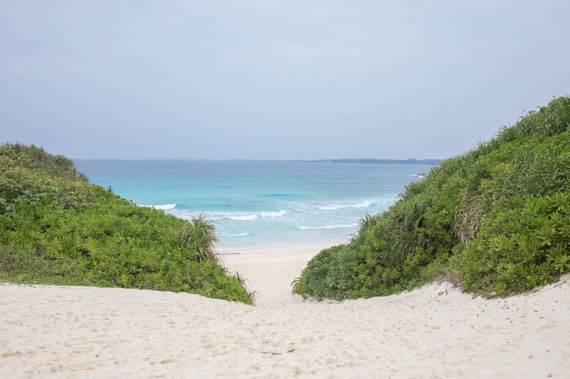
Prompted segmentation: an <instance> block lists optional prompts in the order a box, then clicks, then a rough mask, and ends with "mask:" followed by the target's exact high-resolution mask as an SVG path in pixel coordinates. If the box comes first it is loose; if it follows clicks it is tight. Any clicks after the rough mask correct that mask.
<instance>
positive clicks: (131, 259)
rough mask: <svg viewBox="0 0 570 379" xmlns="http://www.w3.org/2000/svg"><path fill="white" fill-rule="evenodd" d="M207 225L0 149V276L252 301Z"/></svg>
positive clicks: (20, 151) (32, 156)
mask: <svg viewBox="0 0 570 379" xmlns="http://www.w3.org/2000/svg"><path fill="white" fill-rule="evenodd" d="M215 242H216V235H215V230H214V228H213V226H212V224H211V223H210V222H209V221H208V220H205V219H204V218H202V217H199V218H196V219H194V220H192V222H188V221H186V220H181V219H178V218H176V217H174V216H170V215H165V214H164V212H163V211H160V210H155V209H151V208H146V207H139V206H136V205H135V204H133V203H132V202H129V201H127V200H125V199H122V198H120V197H119V196H117V195H115V194H114V193H112V192H111V191H110V190H105V189H104V188H102V187H100V186H97V185H94V184H90V183H89V182H88V180H87V178H86V177H85V176H84V175H83V174H81V173H79V172H77V170H76V168H75V165H74V164H73V162H72V161H71V160H69V159H67V158H65V157H63V156H53V155H50V154H48V153H46V152H45V151H44V150H43V149H41V148H37V147H34V146H25V145H21V144H4V145H1V146H0V280H2V281H9V282H14V283H45V284H58V285H85V286H101V287H115V286H118V287H125V288H144V289H153V290H164V291H175V292H180V291H184V292H190V293H197V294H200V295H204V296H209V297H213V298H219V299H227V300H235V301H242V302H245V303H251V302H252V297H251V295H250V294H249V293H248V292H247V290H246V289H245V288H244V286H243V285H242V283H241V281H240V280H239V277H233V276H231V275H228V273H227V272H226V270H225V269H224V268H223V267H222V266H221V265H220V264H219V262H218V261H217V258H216V255H215V254H214V251H213V246H214V243H215Z"/></svg>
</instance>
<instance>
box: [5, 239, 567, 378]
mask: <svg viewBox="0 0 570 379" xmlns="http://www.w3.org/2000/svg"><path fill="white" fill-rule="evenodd" d="M319 248H320V247H303V248H294V249H265V250H259V251H248V252H243V253H242V254H231V255H224V259H225V261H226V263H227V265H228V266H229V267H230V268H231V269H232V270H237V271H239V272H240V274H241V275H242V276H244V277H246V278H247V279H248V281H249V286H250V288H252V289H254V290H255V291H256V292H257V305H256V306H246V305H243V304H238V303H228V302H224V301H219V300H212V299H207V298H203V297H200V296H195V295H189V294H175V293H164V292H155V291H138V290H124V289H97V288H84V287H53V286H14V285H0V378H39V377H42V378H43V377H50V378H51V377H55V378H78V377H81V378H115V377H117V378H132V377H136V378H145V377H148V378H162V377H164V378H177V377H180V378H194V377H195V378H209V377H230V378H232V377H236V378H241V377H244V378H250V377H261V378H265V377H267V378H291V377H314V378H329V377H331V378H363V377H366V378H411V377H415V378H451V377H462V378H482V377H485V378H491V377H497V378H504V377H512V378H515V377H517V378H568V377H570V338H568V337H569V336H570V292H569V287H570V276H565V277H563V279H562V281H561V282H559V283H557V284H555V285H551V286H548V287H545V288H544V289H541V290H540V291H536V292H533V293H530V294H527V295H524V296H516V297H512V298H509V299H506V300H490V301H485V300H483V299H480V298H475V299H473V298H472V297H471V296H469V295H464V294H461V293H459V292H458V291H457V290H456V289H453V288H451V287H450V286H448V285H446V284H437V285H430V286H426V287H424V288H422V289H420V290H417V291H413V292H411V293H405V294H402V295H398V296H390V297H386V298H375V299H368V300H356V301H345V302H343V303H334V302H323V303H312V302H304V301H302V300H301V299H300V298H298V297H294V296H292V295H291V294H290V285H289V284H290V282H291V281H292V280H293V279H294V278H295V277H296V276H298V275H299V273H300V271H301V269H302V267H304V265H305V263H306V261H307V260H308V259H309V258H310V257H311V256H312V255H314V254H315V253H316V252H318V250H319Z"/></svg>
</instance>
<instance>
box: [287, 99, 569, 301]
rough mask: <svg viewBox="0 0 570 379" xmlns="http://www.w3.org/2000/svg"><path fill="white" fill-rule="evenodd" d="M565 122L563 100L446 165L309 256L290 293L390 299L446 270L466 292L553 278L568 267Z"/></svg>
mask: <svg viewBox="0 0 570 379" xmlns="http://www.w3.org/2000/svg"><path fill="white" fill-rule="evenodd" d="M569 126H570V98H569V97H561V98H558V99H554V100H553V101H551V102H550V103H549V104H548V106H546V107H542V108H540V109H539V110H538V111H532V112H529V113H528V114H527V115H526V116H525V117H523V118H521V119H519V121H518V122H517V123H516V124H515V125H514V126H510V127H505V128H503V129H501V130H500V131H499V133H498V134H497V135H496V137H495V138H493V139H492V140H491V141H489V142H488V143H482V144H480V145H479V146H478V147H477V148H476V149H474V150H472V151H469V152H467V153H465V154H463V155H461V156H458V157H454V158H451V159H448V160H445V161H443V162H442V163H441V165H440V166H439V167H435V168H433V169H432V170H431V171H430V173H429V174H428V175H427V176H426V177H425V178H424V179H423V180H421V181H419V182H415V183H412V184H410V185H409V186H408V187H407V188H406V190H405V192H404V193H403V194H402V195H401V198H400V200H399V201H398V202H397V203H396V204H394V205H393V206H392V207H391V208H390V209H389V210H388V211H387V212H385V213H383V214H381V215H378V216H369V217H368V218H367V219H365V221H364V222H363V226H362V227H361V228H360V230H359V232H358V234H357V235H356V236H355V237H354V238H353V239H352V240H351V241H350V242H349V243H348V244H346V245H340V246H336V247H334V248H332V249H327V250H324V251H322V252H321V253H320V254H319V255H317V256H316V257H315V258H314V259H313V260H311V261H310V262H309V264H308V265H307V267H306V268H305V270H304V271H303V273H302V274H301V276H300V277H299V278H298V279H297V281H296V282H295V285H294V288H293V291H294V292H295V293H299V294H302V295H303V296H305V297H315V298H317V299H322V298H325V297H327V298H333V299H344V298H355V297H370V296H377V295H387V294H391V293H395V292H398V291H401V290H406V289H412V288H416V287H418V286H420V285H422V284H424V283H426V282H429V281H433V280H434V279H435V278H436V277H438V276H439V275H441V274H442V273H445V275H447V276H452V277H454V278H457V279H458V280H459V281H460V283H461V287H462V288H463V289H464V290H467V291H473V292H477V293H481V294H483V295H485V296H494V295H498V296H507V295H510V294H513V293H518V292H522V291H527V290H530V289H532V288H534V287H536V286H539V285H544V284H547V283H550V282H553V281H555V280H557V279H558V278H559V276H560V275H561V274H562V273H565V272H568V271H570V246H569V244H570V221H569V220H570V176H569V174H570V130H569Z"/></svg>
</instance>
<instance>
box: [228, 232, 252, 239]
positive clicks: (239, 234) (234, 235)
mask: <svg viewBox="0 0 570 379" xmlns="http://www.w3.org/2000/svg"><path fill="white" fill-rule="evenodd" d="M247 236H249V232H245V233H236V234H225V235H224V236H223V237H228V238H236V237H247Z"/></svg>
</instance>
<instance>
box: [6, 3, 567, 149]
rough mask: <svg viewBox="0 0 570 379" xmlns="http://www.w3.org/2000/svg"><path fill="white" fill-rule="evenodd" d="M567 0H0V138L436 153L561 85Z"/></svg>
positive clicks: (464, 145)
mask: <svg viewBox="0 0 570 379" xmlns="http://www.w3.org/2000/svg"><path fill="white" fill-rule="evenodd" d="M569 20H570V1H568V0H559V1H549V0H543V1H538V0H533V1H528V0H509V1H496V0H495V1H487V0H483V1H474V0H473V1H456V0H449V1H425V0H418V1H397V0H393V1H379V0H377V1H372V0H371V1H364V0H354V1H349V0H344V1H334V0H326V1H325V0H314V1H311V0H304V1H300V0H298V1H297V0H292V1H291V0H289V1H285V0H283V1H271V0H259V1H236V0H234V1H230V0H227V1H223V0H222V1H217V0H208V1H191V0H189V1H183V0H180V1H174V0H172V1H168V0H167V1H146V0H145V1H142V0H136V1H134V0H132V1H116V0H112V1H111V0H109V1H103V0H101V1H95V0H92V1H81V0H73V1H70V0H68V1H50V0H29V1H28V0H17V1H2V2H1V3H0V142H23V143H33V144H36V145H40V146H43V147H45V148H46V149H47V150H48V151H50V152H52V153H57V154H65V155H67V156H69V157H71V158H128V159H131V158H132V159H140V158H182V159H241V158H245V159H325V158H412V157H414V158H446V157H449V156H452V155H456V154H460V153H463V152H464V151H466V150H467V149H471V148H473V147H475V146H476V144H477V142H478V141H484V140H488V139H489V138H491V137H492V136H493V134H494V133H495V132H496V131H497V130H498V129H499V128H500V127H501V126H503V125H505V124H510V123H514V122H515V121H516V120H517V118H518V117H519V116H521V115H522V114H523V113H524V112H525V111H528V110H532V109H535V108H536V107H537V106H539V105H545V104H546V103H547V102H548V101H549V100H551V99H552V98H553V97H558V96H561V95H568V94H570V48H569V47H570V21H569Z"/></svg>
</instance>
